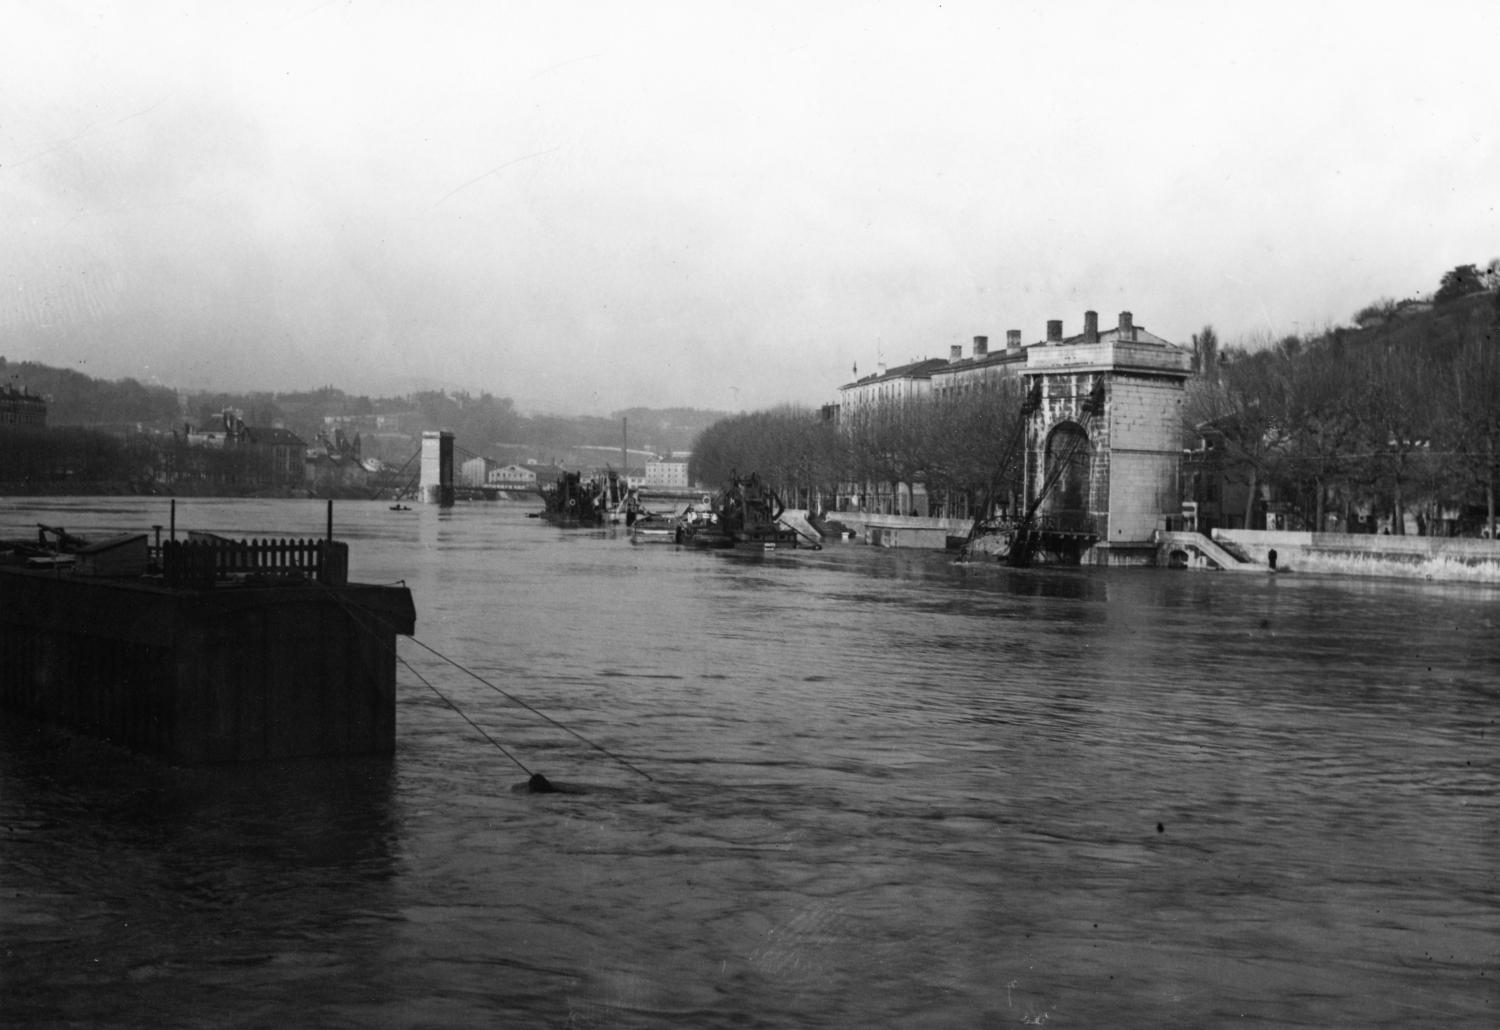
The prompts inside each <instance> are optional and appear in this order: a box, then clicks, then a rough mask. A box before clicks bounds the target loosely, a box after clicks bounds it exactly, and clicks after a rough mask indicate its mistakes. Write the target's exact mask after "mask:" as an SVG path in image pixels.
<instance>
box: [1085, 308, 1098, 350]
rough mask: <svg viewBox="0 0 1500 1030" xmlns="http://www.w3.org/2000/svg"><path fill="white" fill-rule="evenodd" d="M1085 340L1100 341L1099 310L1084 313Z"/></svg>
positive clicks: (1087, 341) (1089, 341)
mask: <svg viewBox="0 0 1500 1030" xmlns="http://www.w3.org/2000/svg"><path fill="white" fill-rule="evenodd" d="M1083 342H1084V343H1098V342H1099V312H1097V311H1085V312H1084V313H1083Z"/></svg>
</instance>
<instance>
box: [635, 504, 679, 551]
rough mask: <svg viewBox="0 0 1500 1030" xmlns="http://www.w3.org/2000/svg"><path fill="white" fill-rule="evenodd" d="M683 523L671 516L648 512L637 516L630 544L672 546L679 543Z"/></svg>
mask: <svg viewBox="0 0 1500 1030" xmlns="http://www.w3.org/2000/svg"><path fill="white" fill-rule="evenodd" d="M680 525H681V523H680V522H679V521H678V520H677V519H676V518H674V517H673V516H671V515H663V514H661V513H660V512H654V511H651V512H646V513H645V514H644V515H637V516H636V517H635V521H634V522H632V523H631V525H630V542H631V543H633V544H672V543H676V542H677V530H678V528H679V527H680Z"/></svg>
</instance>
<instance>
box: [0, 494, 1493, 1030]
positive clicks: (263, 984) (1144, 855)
mask: <svg viewBox="0 0 1500 1030" xmlns="http://www.w3.org/2000/svg"><path fill="white" fill-rule="evenodd" d="M39 504H40V505H42V506H44V507H41V508H38V507H32V508H26V507H22V506H20V505H18V504H15V503H13V502H12V503H8V504H0V536H10V535H15V534H18V533H28V532H31V531H34V528H35V523H36V522H38V521H45V522H48V523H49V524H59V523H60V524H63V525H65V526H66V527H67V528H68V529H70V530H73V531H75V532H82V531H85V530H88V529H134V528H140V527H145V526H149V525H150V524H151V523H152V522H166V521H167V520H166V518H164V515H165V512H164V511H162V510H161V508H162V505H161V503H159V502H149V503H148V502H136V501H108V502H93V501H71V502H70V501H56V502H39ZM525 510H526V509H524V508H520V507H514V506H505V505H472V506H460V507H458V508H456V509H454V510H453V511H452V512H448V513H444V512H439V511H437V510H435V509H420V510H418V511H415V512H411V513H392V512H389V511H388V510H386V508H385V506H384V505H375V504H371V505H358V504H346V505H340V506H339V507H338V508H337V509H336V512H335V517H336V533H337V534H338V535H339V536H340V537H342V538H346V539H349V540H350V542H351V545H352V556H351V563H352V565H353V570H352V572H353V575H354V577H355V578H357V579H361V580H364V581H368V582H389V581H394V580H404V581H406V582H407V583H408V584H409V585H410V586H411V588H412V590H413V592H414V594H415V596H416V600H417V608H418V634H417V635H418V637H419V638H420V639H421V640H423V641H424V642H426V643H428V644H430V645H432V646H433V647H435V648H436V649H437V650H439V651H441V652H443V653H444V654H447V655H450V656H452V657H454V658H456V659H458V660H459V661H461V662H462V663H463V664H464V665H466V666H468V667H469V668H471V669H472V670H473V671H474V672H476V673H477V674H478V675H480V676H482V677H483V678H484V679H485V680H488V681H489V682H490V683H491V684H494V685H495V686H496V687H499V688H501V689H503V690H505V691H507V692H510V693H512V694H514V695H516V696H518V697H520V698H522V699H523V700H524V701H526V702H527V703H529V704H532V705H535V706H536V707H537V708H539V709H541V710H542V711H544V712H546V713H547V714H548V715H550V716H552V717H553V718H555V719H557V720H559V721H561V722H562V723H564V724H566V725H567V726H568V727H570V728H572V729H573V730H575V731H577V732H578V733H580V734H582V735H583V736H584V737H586V738H588V740H590V741H593V742H596V743H597V744H598V745H600V746H601V747H603V748H606V749H608V750H609V751H611V752H613V753H616V754H618V755H620V756H622V757H624V758H625V759H627V760H628V761H629V762H630V763H631V764H633V765H635V766H637V767H639V768H640V769H641V770H643V771H645V772H646V773H649V775H650V776H651V779H650V780H647V779H645V778H644V777H643V776H640V775H637V774H635V773H634V772H632V771H631V770H630V769H628V768H626V767H624V766H623V765H621V764H618V763H616V762H614V761H612V760H611V759H610V758H609V757H608V756H607V755H605V754H603V753H601V752H600V751H598V750H595V749H593V748H591V747H589V746H588V745H587V744H584V743H582V742H580V741H579V740H577V739H576V738H574V737H571V736H569V735H567V734H566V733H563V732H561V731H559V730H558V729H556V728H555V727H554V726H551V725H549V724H547V723H546V722H544V721H541V720H539V719H537V718H536V717H534V716H532V715H530V714H529V713H527V712H526V711H525V710H524V709H522V708H519V707H517V706H516V705H515V704H513V703H512V702H510V701H509V700H507V699H506V698H505V697H503V696H501V695H500V694H498V693H496V692H494V691H493V690H491V689H490V687H488V686H486V685H485V684H484V683H481V682H479V681H478V680H476V679H474V678H471V677H470V676H467V675H465V674H464V673H462V672H460V671H459V670H457V669H455V668H453V667H452V666H448V665H444V664H443V663H442V662H440V661H438V660H437V659H435V658H433V657H432V656H431V655H430V654H428V653H427V652H425V651H423V650H422V649H421V648H418V647H416V646H414V645H412V644H411V643H410V642H408V641H403V642H402V644H401V648H400V650H401V654H402V656H403V657H404V658H406V659H407V660H409V661H410V662H411V663H412V665H413V667H414V668H415V669H416V670H417V671H418V672H420V673H421V675H422V676H423V677H425V678H427V679H428V680H430V681H431V682H432V684H433V685H434V686H435V687H436V688H437V689H438V690H440V691H442V693H443V694H445V695H447V696H448V697H450V698H452V699H453V700H454V701H455V702H456V703H458V704H459V705H460V706H461V707H462V708H463V709H464V710H465V711H466V712H467V713H468V714H469V715H470V716H471V717H472V718H474V719H475V720H476V721H477V722H479V723H480V724H481V725H482V726H484V727H485V729H486V730H487V731H488V732H489V733H491V734H492V735H493V736H495V737H496V739H498V740H499V741H501V742H502V743H503V744H504V745H505V747H506V748H507V749H508V750H510V751H511V752H512V753H513V754H514V755H515V756H516V758H517V759H519V761H520V762H521V763H522V764H524V765H525V766H526V767H527V768H528V769H531V770H535V771H540V772H543V773H545V774H546V775H547V776H548V777H549V778H552V779H554V780H558V781H564V782H569V783H574V784H579V785H582V786H583V787H585V788H586V789H587V791H588V793H586V794H583V795H577V796H573V795H566V796H565V795H549V796H538V795H527V794H518V793H514V792H513V791H512V790H511V787H512V786H513V785H515V784H517V783H519V782H521V781H522V780H524V778H525V773H524V772H523V770H522V769H520V768H518V767H517V765H515V764H512V762H511V761H510V760H508V759H507V758H506V757H505V756H504V755H502V754H500V753H499V752H498V751H496V750H495V749H494V748H493V747H491V746H490V745H489V744H487V743H485V742H484V741H483V740H482V739H480V738H479V737H478V736H477V734H475V733H474V731H473V730H472V729H470V728H469V727H468V726H467V725H466V724H464V723H463V722H462V721H461V720H459V719H458V717H457V716H455V715H454V714H453V713H452V712H451V711H450V710H449V709H448V708H447V707H446V706H445V704H444V702H443V701H442V700H441V699H439V698H438V697H437V696H436V695H435V694H434V693H433V692H432V691H431V690H429V689H428V688H427V687H426V686H424V685H423V684H422V682H421V681H420V680H418V679H417V677H416V675H414V674H413V673H411V672H409V671H406V670H402V671H401V672H400V674H399V676H398V680H399V684H400V688H399V689H400V701H399V714H398V747H397V754H396V757H395V759H394V760H393V761H367V760H362V761H353V762H333V763H295V764H292V765H289V766H285V767H279V768H272V769H218V768H214V769H186V770H184V769H172V768H167V767H164V766H161V765H159V764H156V763H153V762H151V761H148V760H144V759H140V758H136V757H133V756H130V755H126V754H122V753H120V752H117V751H115V750H113V749H111V748H109V747H107V746H104V745H100V744H96V743H93V742H90V741H86V740H81V739H78V738H74V737H71V736H69V735H67V734H63V733H58V732H55V731H51V730H47V729H43V728H40V727H36V726H34V725H30V724H26V723H23V722H21V721H18V720H15V719H14V718H9V717H7V718H6V720H5V723H4V731H3V745H4V746H3V751H0V775H3V779H0V788H3V793H0V930H3V957H0V975H3V980H0V990H3V995H0V1003H3V1015H4V1021H5V1022H6V1024H7V1025H18V1026H28V1027H40V1026H80V1025H81V1026H91V1025H110V1026H124V1027H172V1026H183V1027H187V1026H195V1027H196V1026H210V1027H213V1026H225V1027H229V1026H234V1027H242V1026H319V1027H371V1026H380V1027H387V1026H388V1027H434V1028H437V1027H467V1026H474V1027H480V1026H483V1027H492V1026H555V1027H659V1026H682V1027H792V1026H797V1027H803V1026H830V1027H846V1026H847V1027H867V1026H891V1027H897V1026H899V1027H933V1028H947V1027H996V1026H1010V1025H1022V1024H1031V1025H1040V1024H1046V1025H1067V1026H1083V1027H1104V1026H1110V1027H1114V1026H1141V1027H1147V1026H1149V1027H1160V1026H1176V1027H1206V1026H1217V1025H1221V1024H1229V1023H1235V1024H1239V1023H1243V1022H1251V1023H1254V1024H1257V1025H1262V1026H1305V1027H1327V1026H1351V1027H1377V1026H1389V1027H1397V1026H1399V1027H1407V1026H1412V1025H1425V1026H1444V1027H1459V1026H1473V1027H1490V1026H1494V1025H1496V1023H1497V1021H1500V1020H1497V1016H1500V992H1497V979H1500V902H1497V893H1496V889H1497V873H1496V869H1497V868H1500V829H1497V827H1500V818H1497V817H1500V811H1497V808H1500V806H1497V803H1496V787H1497V782H1500V765H1497V760H1496V746H1495V745H1496V733H1497V726H1496V716H1497V708H1500V687H1497V683H1500V638H1497V635H1496V632H1495V619H1496V614H1495V613H1496V611H1497V610H1500V609H1497V607H1496V601H1497V598H1500V594H1497V593H1496V592H1495V590H1494V589H1493V588H1483V587H1458V586H1445V585H1440V584H1438V585H1434V584H1413V583H1407V582H1396V581H1378V580H1355V579H1346V580H1324V579H1315V578H1311V577H1306V578H1299V577H1297V576H1295V575H1293V576H1281V577H1274V578H1273V577H1268V578H1266V579H1264V580H1261V579H1257V578H1253V577H1252V578H1247V577H1227V576H1214V575H1211V574H1198V573H1168V572H1157V571H1148V570H1095V569H1089V570H1052V571H1040V570H1035V571H1012V570H1005V569H1001V568H998V567H994V566H956V565H953V564H952V563H951V562H949V561H948V560H947V558H946V557H945V556H943V555H938V554H928V553H918V552H897V551H882V550H878V549H871V548H863V547H853V546H847V547H830V548H828V549H826V550H824V551H820V552H809V551H799V552H797V553H795V554H779V555H771V556H764V557H762V556H751V557H746V556H740V555H734V554H717V553H701V552H687V551H678V550H676V549H675V548H672V547H664V546H659V545H658V546H632V545H631V544H629V543H628V542H627V541H626V540H625V539H624V538H623V537H617V536H614V535H612V534H610V533H604V532H601V533H578V532H574V533H564V532H562V531H559V530H556V529H553V528H551V527H549V526H546V525H544V524H542V523H540V522H538V521H537V520H530V519H526V518H525V517H524V513H525ZM178 525H179V528H189V527H191V528H199V529H209V530H215V531H220V532H226V533H229V534H231V535H259V534H261V533H263V532H265V531H266V530H270V529H279V530H282V531H284V532H286V533H288V534H289V535H308V536H311V535H319V534H320V533H321V532H322V528H323V508H322V506H321V504H309V503H299V502H279V503H276V502H255V503H229V502H207V501H198V502H185V503H184V504H182V505H180V506H179V510H178Z"/></svg>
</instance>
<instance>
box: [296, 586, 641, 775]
mask: <svg viewBox="0 0 1500 1030" xmlns="http://www.w3.org/2000/svg"><path fill="white" fill-rule="evenodd" d="M314 582H316V581H314ZM317 585H318V586H321V587H324V588H325V589H326V590H327V591H328V592H329V593H330V594H331V595H332V596H333V599H334V600H335V601H337V602H338V603H339V605H340V606H342V607H343V608H344V610H345V611H347V612H348V613H349V615H350V617H351V618H353V619H354V620H355V622H356V623H358V624H359V625H360V628H362V629H364V630H365V631H366V632H367V633H369V634H371V635H372V636H375V637H376V638H377V639H383V638H381V637H380V635H379V634H377V633H376V632H375V630H374V629H372V628H371V627H370V626H369V624H368V623H366V622H364V621H363V620H362V619H361V615H369V614H370V613H369V611H368V610H367V609H361V608H359V607H358V606H357V605H355V604H354V603H353V602H351V601H350V600H349V599H348V598H346V597H341V596H339V594H338V592H337V591H336V590H334V589H333V588H332V587H330V586H328V585H327V584H324V583H317ZM406 639H408V640H410V641H411V642H412V643H414V644H416V645H417V646H418V647H421V648H422V649H423V650H426V651H428V652H430V653H432V654H433V655H435V656H437V657H438V658H441V659H442V660H443V661H445V662H447V663H448V664H449V665H451V666H453V667H454V668H455V669H457V670H459V671H460V672H463V673H466V674H467V675H469V676H472V677H473V678H474V679H476V680H478V681H479V682H480V683H482V684H484V685H485V686H486V687H489V688H490V689H491V690H493V691H494V692H495V693H497V694H499V695H500V696H501V697H503V698H505V699H506V700H508V701H510V702H511V703H513V704H516V705H519V706H520V707H522V708H524V709H526V710H527V711H528V712H530V713H532V714H533V715H535V716H536V717H537V718H539V719H543V720H545V721H546V722H548V723H550V724H551V725H553V726H556V727H557V728H558V729H560V730H562V731H563V732H564V733H567V734H569V735H571V736H573V737H575V738H576V739H578V740H580V741H582V742H583V743H585V744H587V745H588V746H589V747H591V748H593V749H594V750H595V751H598V752H599V753H601V754H603V755H605V756H606V757H608V758H611V759H613V760H614V761H616V762H618V763H619V764H620V765H623V766H624V767H625V768H627V769H629V770H630V771H631V772H633V773H636V774H638V775H640V776H644V777H645V778H646V779H647V780H650V781H651V782H652V783H655V782H656V778H655V777H654V776H652V775H651V774H650V773H648V772H646V771H645V770H644V769H641V768H638V767H637V766H635V765H633V764H631V763H630V762H628V761H626V760H625V759H624V758H622V757H620V756H619V755H617V754H615V753H614V752H613V751H611V750H609V748H607V747H604V746H603V745H602V744H598V743H595V742H594V741H592V740H590V739H589V738H588V737H585V736H584V735H583V734H581V733H579V732H578V731H577V730H575V729H573V728H572V727H571V726H567V725H564V724H563V723H561V722H559V721H558V720H556V719H554V718H553V717H552V716H550V715H548V714H547V713H546V712H544V711H542V710H541V709H539V708H537V707H536V706H535V705H532V704H530V703H529V702H527V701H525V700H523V699H521V698H519V697H517V696H516V695H514V694H512V693H510V692H509V691H507V690H505V689H503V688H501V687H498V686H496V685H495V684H493V683H491V682H490V681H489V680H487V679H485V678H484V677H483V676H481V675H479V674H478V673H477V672H475V671H474V670H473V669H470V668H468V667H467V666H465V665H463V664H461V663H459V662H456V661H454V660H453V659H452V658H449V657H448V656H447V655H445V654H443V653H442V652H441V651H439V650H438V649H437V648H435V647H433V646H432V645H431V644H427V643H424V642H423V641H421V640H418V639H417V638H416V637H415V636H407V638H406ZM396 660H397V661H398V662H400V663H401V664H402V665H404V666H406V668H408V669H410V670H411V672H412V675H414V676H416V677H417V679H419V680H421V681H422V682H423V683H424V684H425V685H426V686H427V688H428V689H429V690H431V691H432V692H433V693H434V694H436V695H437V696H438V697H440V698H442V700H443V702H444V703H445V704H447V705H448V707H449V708H451V709H453V710H454V711H455V712H457V713H458V715H459V717H460V718H462V719H463V720H464V721H465V722H467V723H468V724H469V725H470V726H473V727H474V729H475V730H478V732H479V733H480V735H481V736H483V737H484V739H485V740H487V741H489V742H490V743H491V744H494V745H495V747H496V748H497V749H498V750H499V751H500V753H501V754H503V755H505V757H507V758H509V759H510V760H511V761H512V762H514V763H515V764H516V765H517V766H518V767H519V768H520V769H521V771H522V772H524V773H526V774H527V775H528V776H533V777H535V774H533V773H532V771H531V770H530V769H527V768H526V766H525V765H523V764H522V763H521V760H520V759H518V758H516V756H515V755H513V754H511V753H510V752H509V751H507V750H506V749H505V748H504V747H503V746H501V744H500V743H499V742H498V741H496V740H495V738H494V737H491V736H490V735H489V734H488V733H486V732H485V731H484V730H483V729H482V728H481V727H480V726H479V724H478V723H476V722H475V721H474V720H473V719H470V718H469V717H468V715H466V714H465V713H464V712H463V710H462V709H460V708H459V707H458V705H457V704H455V703H454V702H453V701H452V700H451V699H450V698H448V697H447V696H446V695H444V694H443V692H442V691H440V690H438V689H437V687H435V686H433V684H432V683H431V682H430V681H429V680H428V679H427V678H426V677H424V676H423V675H422V674H421V673H420V672H418V671H417V669H416V667H415V666H413V665H412V664H411V662H409V661H407V660H406V659H405V658H403V657H402V656H401V654H400V652H397V653H396Z"/></svg>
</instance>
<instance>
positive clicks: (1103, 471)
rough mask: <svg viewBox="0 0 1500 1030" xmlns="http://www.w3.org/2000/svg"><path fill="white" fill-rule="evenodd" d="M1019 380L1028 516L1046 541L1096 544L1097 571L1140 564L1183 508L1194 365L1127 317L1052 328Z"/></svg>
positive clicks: (1091, 317) (1090, 315) (1088, 316)
mask: <svg viewBox="0 0 1500 1030" xmlns="http://www.w3.org/2000/svg"><path fill="white" fill-rule="evenodd" d="M1021 374H1022V376H1023V379H1024V382H1025V385H1026V388H1027V393H1028V395H1029V396H1030V397H1031V398H1032V399H1033V402H1034V404H1033V406H1032V409H1031V412H1030V415H1029V416H1028V419H1027V424H1026V447H1025V462H1026V464H1025V473H1024V474H1025V484H1026V506H1027V507H1028V508H1030V507H1031V506H1032V505H1033V504H1034V505H1035V510H1036V515H1037V518H1038V520H1039V524H1041V525H1042V526H1043V527H1045V528H1046V529H1047V531H1048V532H1049V533H1056V534H1062V535H1069V536H1073V537H1076V538H1077V539H1078V540H1079V541H1080V542H1085V541H1086V540H1088V539H1089V538H1091V539H1092V548H1093V549H1092V552H1091V554H1090V557H1091V558H1092V560H1093V561H1095V562H1100V563H1113V562H1117V561H1125V562H1128V561H1132V560H1139V558H1140V555H1139V553H1138V552H1140V551H1144V550H1149V549H1150V548H1152V547H1153V546H1154V544H1153V542H1152V534H1153V532H1154V531H1155V530H1156V529H1157V528H1159V527H1160V526H1161V524H1162V520H1163V516H1165V515H1167V514H1174V513H1176V512H1177V511H1178V510H1179V508H1180V505H1181V494H1180V492H1179V483H1178V478H1179V474H1180V466H1181V459H1182V404H1183V396H1184V387H1185V384H1186V382H1187V379H1188V376H1189V375H1190V374H1191V355H1190V354H1189V353H1188V352H1187V351H1185V350H1183V349H1182V348H1180V347H1178V346H1176V345H1174V344H1171V343H1169V342H1168V341H1166V340H1164V339H1162V338H1161V337H1158V336H1155V335H1153V334H1151V333H1149V332H1147V331H1146V330H1145V328H1144V327H1140V326H1136V325H1135V324H1134V321H1133V319H1132V317H1131V314H1130V312H1128V311H1125V312H1121V313H1120V321H1119V324H1118V325H1117V326H1116V327H1115V328H1113V329H1108V330H1105V331H1104V332H1100V331H1099V317H1098V315H1097V314H1096V313H1095V312H1092V311H1090V312H1087V313H1085V315H1084V330H1083V333H1082V334H1081V335H1079V336H1074V337H1070V338H1067V339H1064V338H1063V335H1062V322H1061V321H1051V322H1048V323H1047V340H1046V342H1045V343H1043V344H1038V345H1035V346H1032V347H1029V348H1028V349H1027V353H1026V366H1025V368H1024V369H1023V370H1022V373H1021Z"/></svg>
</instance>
